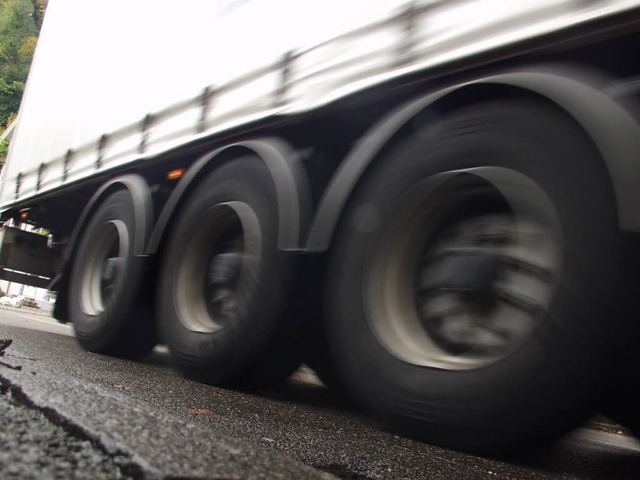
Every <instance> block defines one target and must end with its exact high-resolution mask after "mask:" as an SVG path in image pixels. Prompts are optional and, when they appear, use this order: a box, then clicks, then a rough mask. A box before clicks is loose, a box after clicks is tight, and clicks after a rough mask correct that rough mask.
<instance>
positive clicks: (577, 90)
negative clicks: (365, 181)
mask: <svg viewBox="0 0 640 480" xmlns="http://www.w3.org/2000/svg"><path fill="white" fill-rule="evenodd" d="M600 83H604V82H602V81H600ZM511 95H517V96H520V97H521V96H528V97H536V98H539V99H541V100H543V101H547V102H550V103H552V104H554V105H555V106H557V107H558V108H559V109H560V110H561V111H563V112H564V113H565V114H566V115H567V116H568V117H570V118H571V119H572V120H573V121H575V122H576V123H577V124H578V125H580V126H581V128H582V129H583V130H584V131H585V132H586V133H587V135H588V136H589V137H590V139H591V140H592V142H593V143H594V145H595V147H596V148H597V149H598V151H599V153H600V156H601V158H602V159H603V161H604V164H605V166H606V168H607V171H608V172H609V176H610V179H611V184H612V187H613V190H614V193H615V197H616V203H617V205H616V206H617V212H618V223H619V226H620V228H621V229H623V230H628V231H640V212H639V211H637V210H636V209H634V205H637V204H638V202H640V189H638V188H637V185H639V184H640V164H638V163H637V162H636V161H635V154H636V152H638V151H640V126H639V125H638V123H637V122H636V120H635V119H634V118H633V117H632V115H631V114H630V113H629V112H628V111H626V110H625V109H624V108H623V107H622V106H621V105H620V104H619V103H618V102H617V101H616V100H614V99H613V98H611V97H610V96H608V95H607V94H606V93H605V92H604V89H603V88H599V87H598V86H595V85H593V84H589V83H586V82H584V81H583V80H580V79H577V78H576V75H575V74H573V75H572V74H570V73H565V72H554V71H551V72H547V71H542V70H540V69H539V70H523V71H514V72H507V73H501V74H496V75H492V76H487V77H483V78H479V79H476V80H472V81H469V82H464V83H459V84H456V85H453V86H449V87H447V88H444V89H441V90H439V91H436V92H433V93H430V94H427V95H425V96H423V97H420V98H417V99H413V100H411V101H409V102H408V103H406V104H405V105H403V106H400V107H399V108H397V109H396V110H394V111H392V112H391V113H390V114H388V115H387V116H386V117H384V118H383V119H382V120H380V121H379V122H378V123H376V124H374V125H373V127H372V128H371V129H370V130H369V131H368V132H367V133H366V134H365V135H364V136H363V137H362V138H361V139H360V140H359V141H358V143H357V144H356V145H355V146H354V148H353V149H352V150H351V151H350V152H349V154H348V155H347V157H346V158H345V160H344V161H343V162H342V164H341V166H340V167H339V169H338V170H337V172H336V174H335V175H334V177H333V178H332V180H331V182H330V183H329V185H328V187H327V189H326V190H325V193H324V194H323V197H322V199H321V201H320V204H319V206H318V209H317V213H316V215H315V217H314V219H313V222H312V224H311V226H310V230H309V235H308V238H307V243H306V248H305V249H306V250H307V251H310V252H320V251H325V250H327V249H328V248H329V247H330V245H331V241H332V238H333V235H334V232H335V229H336V227H337V224H338V221H339V219H340V216H341V214H342V212H343V210H344V207H345V206H346V204H347V202H348V199H349V196H350V195H351V193H352V191H353V190H354V189H355V187H356V185H357V183H358V182H359V180H360V178H361V177H362V175H363V174H364V173H365V172H366V170H367V169H368V168H369V166H370V165H371V164H372V163H373V162H374V161H375V160H376V159H377V158H379V156H380V155H381V153H382V152H383V151H384V150H385V149H386V148H387V147H388V146H389V145H391V144H393V142H394V141H396V140H397V139H398V138H399V136H401V135H402V132H403V131H404V130H406V128H407V127H408V126H409V125H410V124H411V123H412V122H414V121H420V119H421V117H423V116H424V117H426V121H429V120H430V119H433V118H434V117H437V115H438V113H439V111H438V110H439V109H441V111H442V112H445V113H446V112H447V111H450V110H451V109H455V108H457V107H459V106H460V105H461V103H460V101H461V100H462V101H467V102H468V101H471V102H476V103H477V102H481V101H485V100H495V99H498V98H504V97H505V96H511ZM463 105H464V103H463Z"/></svg>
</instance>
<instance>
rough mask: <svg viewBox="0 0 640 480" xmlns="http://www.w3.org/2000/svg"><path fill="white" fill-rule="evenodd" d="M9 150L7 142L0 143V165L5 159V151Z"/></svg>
mask: <svg viewBox="0 0 640 480" xmlns="http://www.w3.org/2000/svg"><path fill="white" fill-rule="evenodd" d="M8 150H9V142H7V141H6V140H2V141H0V163H4V161H5V160H6V159H7V151H8Z"/></svg>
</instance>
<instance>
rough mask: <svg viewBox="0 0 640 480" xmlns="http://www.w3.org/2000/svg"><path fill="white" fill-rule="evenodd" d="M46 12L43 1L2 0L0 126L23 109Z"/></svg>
mask: <svg viewBox="0 0 640 480" xmlns="http://www.w3.org/2000/svg"><path fill="white" fill-rule="evenodd" d="M44 8H46V1H42V0H0V125H4V124H6V122H7V120H8V118H9V116H10V115H11V114H12V113H15V112H17V111H18V107H19V106H20V100H21V98H22V93H23V92H24V86H25V82H26V80H27V74H28V73H29V67H30V65H31V60H32V58H33V52H34V50H35V45H36V40H37V36H38V32H39V28H40V24H41V21H42V15H43V12H44Z"/></svg>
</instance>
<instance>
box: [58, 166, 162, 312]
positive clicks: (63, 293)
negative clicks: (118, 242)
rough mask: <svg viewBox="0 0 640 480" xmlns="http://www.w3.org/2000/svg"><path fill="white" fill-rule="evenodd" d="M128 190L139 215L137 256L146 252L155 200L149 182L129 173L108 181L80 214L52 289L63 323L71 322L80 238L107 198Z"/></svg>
mask: <svg viewBox="0 0 640 480" xmlns="http://www.w3.org/2000/svg"><path fill="white" fill-rule="evenodd" d="M123 189H126V190H128V191H129V193H130V194H131V198H132V199H133V205H134V213H135V218H136V227H135V228H136V235H135V239H136V241H135V244H134V255H136V256H141V255H143V254H144V249H145V246H146V241H147V238H148V235H149V232H150V231H151V225H152V224H153V200H152V197H151V191H150V189H149V185H148V184H147V182H146V181H145V179H144V178H142V177H141V176H140V175H137V174H127V175H122V176H120V177H117V178H113V179H111V180H109V181H107V182H106V183H104V184H103V185H102V186H101V187H100V188H99V189H98V190H97V191H96V192H95V193H94V194H93V196H92V197H91V199H90V200H89V202H88V203H87V205H86V206H85V208H84V210H83V211H82V213H81V214H80V217H79V218H78V221H77V222H76V225H75V227H74V230H73V233H72V234H71V237H70V239H69V243H68V246H67V249H66V251H65V255H64V258H63V262H62V265H63V267H62V271H61V273H60V274H59V275H58V276H57V277H56V278H55V279H54V280H53V281H52V283H51V285H50V287H49V288H50V289H52V290H57V292H58V295H57V299H56V304H55V308H54V312H53V313H54V317H55V318H56V319H58V320H59V321H61V322H67V321H68V318H67V305H68V303H67V302H68V287H69V276H70V273H71V267H72V264H73V261H72V259H73V257H74V255H75V253H76V250H77V247H78V241H79V239H80V238H81V236H82V234H83V232H84V231H85V229H86V226H87V224H88V222H89V221H90V219H91V217H92V215H93V214H94V213H95V211H96V210H97V209H98V208H99V207H100V205H101V204H102V202H103V201H104V199H105V198H107V197H108V196H109V195H110V194H112V193H113V192H116V191H118V190H123Z"/></svg>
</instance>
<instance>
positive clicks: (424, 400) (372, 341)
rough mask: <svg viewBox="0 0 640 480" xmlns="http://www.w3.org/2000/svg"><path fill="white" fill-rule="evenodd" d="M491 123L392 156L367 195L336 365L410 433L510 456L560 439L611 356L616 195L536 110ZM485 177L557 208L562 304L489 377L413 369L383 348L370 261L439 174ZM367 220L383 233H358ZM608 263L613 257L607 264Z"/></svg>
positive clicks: (367, 184) (342, 244) (502, 113)
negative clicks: (366, 281) (551, 433)
mask: <svg viewBox="0 0 640 480" xmlns="http://www.w3.org/2000/svg"><path fill="white" fill-rule="evenodd" d="M487 111H488V110H487V109H486V108H484V109H481V108H472V109H469V110H468V111H466V112H461V113H459V114H458V115H454V116H453V117H452V118H451V119H449V120H448V121H445V122H444V124H439V125H437V126H434V127H430V128H427V129H426V130H424V131H422V132H420V133H419V134H418V135H415V136H414V138H413V139H412V140H411V141H408V142H405V143H404V144H402V145H400V146H399V147H398V148H396V149H394V150H391V151H390V152H388V153H387V156H386V157H385V159H383V160H387V161H382V162H380V164H379V165H377V166H376V167H374V169H373V170H372V171H371V172H369V173H368V174H367V177H366V178H365V179H364V181H363V183H362V184H361V185H360V186H359V187H358V192H357V193H356V196H355V197H354V203H353V204H352V207H351V208H350V210H349V211H348V212H347V214H346V215H345V217H344V219H343V222H342V224H341V225H342V226H341V231H342V236H339V237H338V238H337V239H336V242H335V245H336V246H337V248H336V251H335V252H334V255H333V259H332V262H331V266H330V270H331V271H332V272H333V274H330V275H332V276H331V278H337V277H340V278H341V280H340V281H339V287H338V288H329V289H328V291H329V298H328V301H327V304H328V305H329V306H330V307H329V312H328V316H327V318H328V323H329V325H328V328H329V332H330V333H329V337H330V338H333V339H335V342H334V343H333V345H332V352H331V353H332V356H333V357H334V361H335V362H336V363H337V364H338V365H339V366H340V369H341V370H342V373H343V377H344V383H345V384H346V385H347V386H348V389H349V390H350V391H351V393H352V395H353V396H354V397H356V398H357V399H359V400H360V401H361V402H363V403H364V404H365V405H367V406H368V407H369V408H371V409H373V410H374V411H376V412H377V413H379V414H381V415H382V416H384V417H385V418H386V419H387V420H389V421H390V422H391V423H392V424H393V425H395V426H397V427H399V428H400V429H402V430H405V431H407V433H409V434H412V433H415V434H416V435H418V436H420V437H422V438H425V437H426V438H427V440H433V441H435V442H437V443H441V444H445V445H449V446H453V447H455V448H471V449H475V448H477V446H478V445H480V444H484V445H492V446H496V445H502V446H505V447H510V446H512V445H509V442H511V440H512V439H514V437H517V436H518V435H519V434H520V433H523V435H524V436H526V435H527V433H526V432H540V431H541V430H543V429H541V428H539V427H538V426H539V424H540V422H548V423H551V425H550V426H549V427H548V428H545V429H544V430H551V429H555V428H560V427H559V424H560V423H562V424H565V423H567V422H572V421H575V419H577V418H579V417H581V416H583V415H584V411H586V409H587V406H586V403H588V402H586V401H584V400H585V399H587V398H589V396H591V398H594V396H593V392H594V388H595V386H596V384H597V379H598V377H599V374H600V369H601V366H602V361H601V358H603V357H605V356H606V354H607V351H608V349H609V346H608V344H607V338H606V331H605V330H604V329H603V328H602V326H601V325H602V322H601V320H602V318H600V315H602V313H603V308H602V307H603V306H604V305H607V304H608V302H607V299H608V297H612V296H613V292H612V285H611V283H610V280H611V279H612V278H613V277H614V276H615V268H616V267H617V265H616V259H615V252H616V247H617V245H616V237H615V234H614V232H615V230H616V221H615V220H616V219H615V213H614V211H613V210H612V209H611V205H612V202H613V197H612V193H611V189H610V187H609V185H608V183H607V182H606V180H603V179H606V172H604V169H603V168H601V166H600V165H599V162H598V159H597V156H596V155H595V152H594V149H593V147H592V145H590V144H589V142H588V141H587V140H586V138H585V137H584V135H583V134H582V132H581V131H580V130H579V129H578V128H577V127H576V126H575V125H572V124H569V122H567V121H566V120H565V119H563V118H561V117H559V115H558V113H557V112H555V110H553V109H550V108H546V107H542V106H540V105H536V104H523V105H515V107H513V106H510V107H508V108H503V107H502V106H498V107H497V108H496V109H495V111H494V113H493V114H490V115H488V114H487V113H486V112H487ZM487 125H490V126H491V128H487V127H486V126H487ZM500 132H506V133H500ZM563 135H567V137H564V136H563ZM565 138H569V139H571V141H565V140H564V139H565ZM470 139H471V140H470ZM580 154H582V155H580ZM400 166H401V167H400ZM482 166H491V167H494V166H497V167H505V168H511V169H515V170H517V171H519V172H520V173H523V174H524V175H526V176H527V177H529V178H530V179H532V180H533V181H534V182H536V183H537V184H538V185H539V186H541V187H542V188H543V190H544V191H545V192H546V193H547V195H548V196H549V197H550V199H551V200H552V203H553V204H554V207H555V209H556V212H557V215H558V217H559V219H560V222H561V228H562V235H563V237H564V239H565V242H564V245H563V262H564V268H563V272H562V273H561V278H560V281H559V287H558V290H557V293H556V294H555V295H554V298H553V299H552V301H551V305H550V306H549V311H548V314H547V315H546V317H545V318H544V319H542V322H541V324H540V325H539V327H538V328H537V329H536V330H535V332H534V333H533V334H532V335H531V336H530V338H528V339H527V340H526V341H525V342H524V344H522V345H521V346H520V347H519V348H518V349H516V350H515V351H514V352H512V353H511V354H509V355H507V356H506V357H504V358H501V359H500V360H498V361H496V362H494V363H492V364H490V365H488V366H484V367H481V368H477V369H472V370H457V371H456V370H443V369H436V368H431V367H425V366H417V365H412V364H409V363H406V362H404V361H402V360H400V359H399V358H397V357H395V356H394V355H392V354H391V353H389V352H388V351H387V350H386V349H385V348H384V347H383V346H382V345H381V344H380V342H379V341H378V340H377V338H376V336H375V334H374V332H373V331H372V329H371V327H370V325H369V321H368V319H367V313H366V305H365V300H364V299H363V297H364V293H363V277H364V276H365V275H366V272H367V271H368V269H369V257H370V255H371V251H372V249H373V246H374V245H375V244H376V242H377V238H378V237H379V236H382V235H384V234H385V232H384V228H385V225H386V222H387V220H388V219H390V218H393V217H394V216H395V215H397V213H398V211H397V210H396V209H397V208H398V206H397V205H396V203H395V202H396V200H397V198H399V197H401V196H402V193H403V192H406V191H407V190H409V189H411V188H412V187H414V186H415V185H416V183H417V182H419V181H421V180H422V179H425V178H429V177H431V176H433V175H435V174H438V173H442V172H447V171H451V170H456V169H465V168H474V167H482ZM380 179H384V180H383V181H381V180H380ZM381 186H382V187H381ZM363 211H366V212H369V213H368V215H369V216H370V217H371V218H374V221H373V223H374V224H375V226H374V227H371V226H370V227H369V228H367V229H362V228H354V227H353V225H357V224H358V222H359V220H358V216H359V215H361V213H362V212H363ZM372 212H373V213H372ZM585 214H586V215H585ZM339 235H340V234H339ZM577 241H579V242H580V246H581V248H580V252H576V251H575V250H574V247H575V245H574V242H577ZM603 251H606V252H610V254H611V256H609V257H608V258H607V261H604V262H603V261H600V258H601V257H600V255H602V252H603ZM344 272H351V273H350V274H348V275H345V274H344ZM594 298H596V299H598V300H597V301H589V300H590V299H594ZM611 328H612V329H615V327H614V326H613V325H612V326H611ZM603 334H605V335H604V336H603ZM548 412H554V413H555V417H554V418H549V417H547V413H548ZM497 420H499V424H500V425H499V426H497V425H496V424H495V422H496V421H497ZM554 423H556V424H558V425H556V424H554ZM532 435H534V434H532ZM520 440H521V441H523V442H524V441H526V439H525V438H521V439H520ZM529 440H531V439H529ZM489 448H493V447H489Z"/></svg>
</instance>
